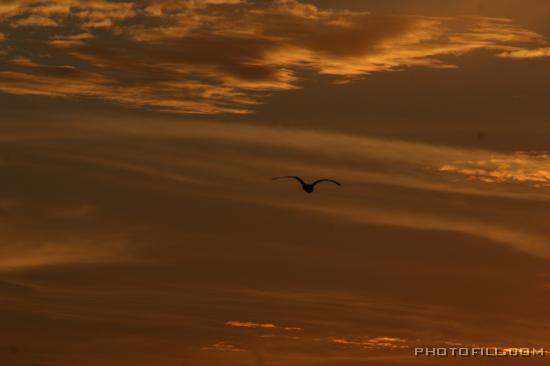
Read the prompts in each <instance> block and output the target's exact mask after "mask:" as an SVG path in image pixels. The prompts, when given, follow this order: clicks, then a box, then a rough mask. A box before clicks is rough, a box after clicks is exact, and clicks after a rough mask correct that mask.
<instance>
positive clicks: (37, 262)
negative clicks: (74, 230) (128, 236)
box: [0, 238, 130, 272]
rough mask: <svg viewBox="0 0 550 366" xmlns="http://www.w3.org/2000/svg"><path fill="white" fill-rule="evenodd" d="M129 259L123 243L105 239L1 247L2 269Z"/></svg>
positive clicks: (77, 239)
mask: <svg viewBox="0 0 550 366" xmlns="http://www.w3.org/2000/svg"><path fill="white" fill-rule="evenodd" d="M129 260H130V258H129V256H128V255H127V254H126V251H125V243H124V242H122V241H110V240H106V239H104V238H103V239H97V240H90V239H85V240H83V239H81V238H75V239H74V240H64V241H44V242H42V243H37V242H34V243H32V244H31V243H17V244H10V245H7V246H3V247H2V249H0V272H11V271H21V270H28V269H35V268H40V267H48V266H56V265H75V264H78V265H82V264H109V263H120V262H127V261H129Z"/></svg>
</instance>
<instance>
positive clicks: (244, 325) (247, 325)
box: [225, 320, 277, 328]
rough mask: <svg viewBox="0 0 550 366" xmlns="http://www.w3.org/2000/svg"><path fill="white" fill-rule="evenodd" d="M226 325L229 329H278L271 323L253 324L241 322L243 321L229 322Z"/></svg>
mask: <svg viewBox="0 0 550 366" xmlns="http://www.w3.org/2000/svg"><path fill="white" fill-rule="evenodd" d="M225 325H227V326H228V327H237V328H277V327H276V326H275V325H274V324H271V323H253V322H241V321H235V320H232V321H228V322H225Z"/></svg>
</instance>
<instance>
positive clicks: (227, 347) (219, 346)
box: [201, 341, 246, 352]
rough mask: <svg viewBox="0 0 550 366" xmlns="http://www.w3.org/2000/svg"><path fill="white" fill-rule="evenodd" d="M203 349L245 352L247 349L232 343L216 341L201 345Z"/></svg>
mask: <svg viewBox="0 0 550 366" xmlns="http://www.w3.org/2000/svg"><path fill="white" fill-rule="evenodd" d="M201 350H202V351H220V352H245V351H246V350H245V349H242V348H239V347H237V346H235V345H233V344H231V343H227V342H223V341H221V342H216V343H214V344H211V345H208V346H204V347H201Z"/></svg>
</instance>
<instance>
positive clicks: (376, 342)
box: [329, 337, 409, 350]
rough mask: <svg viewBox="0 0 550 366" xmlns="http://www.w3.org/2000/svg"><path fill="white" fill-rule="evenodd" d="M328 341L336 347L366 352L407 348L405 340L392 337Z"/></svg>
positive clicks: (334, 339) (330, 339)
mask: <svg viewBox="0 0 550 366" xmlns="http://www.w3.org/2000/svg"><path fill="white" fill-rule="evenodd" d="M329 341H330V342H331V343H333V344H336V345H343V346H355V347H360V348H362V349H367V350H378V349H403V348H408V347H409V346H408V345H407V343H408V342H407V340H405V339H400V338H394V337H374V338H359V339H355V340H353V339H348V338H329Z"/></svg>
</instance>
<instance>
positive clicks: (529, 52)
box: [498, 47, 550, 59]
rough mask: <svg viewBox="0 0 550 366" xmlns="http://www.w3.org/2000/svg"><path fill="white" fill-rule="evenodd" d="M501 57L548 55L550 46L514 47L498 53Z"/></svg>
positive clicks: (520, 57)
mask: <svg viewBox="0 0 550 366" xmlns="http://www.w3.org/2000/svg"><path fill="white" fill-rule="evenodd" d="M498 57H502V58H515V59H530V58H539V57H550V47H541V48H534V49H516V50H513V51H507V52H502V53H500V54H499V55H498Z"/></svg>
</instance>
